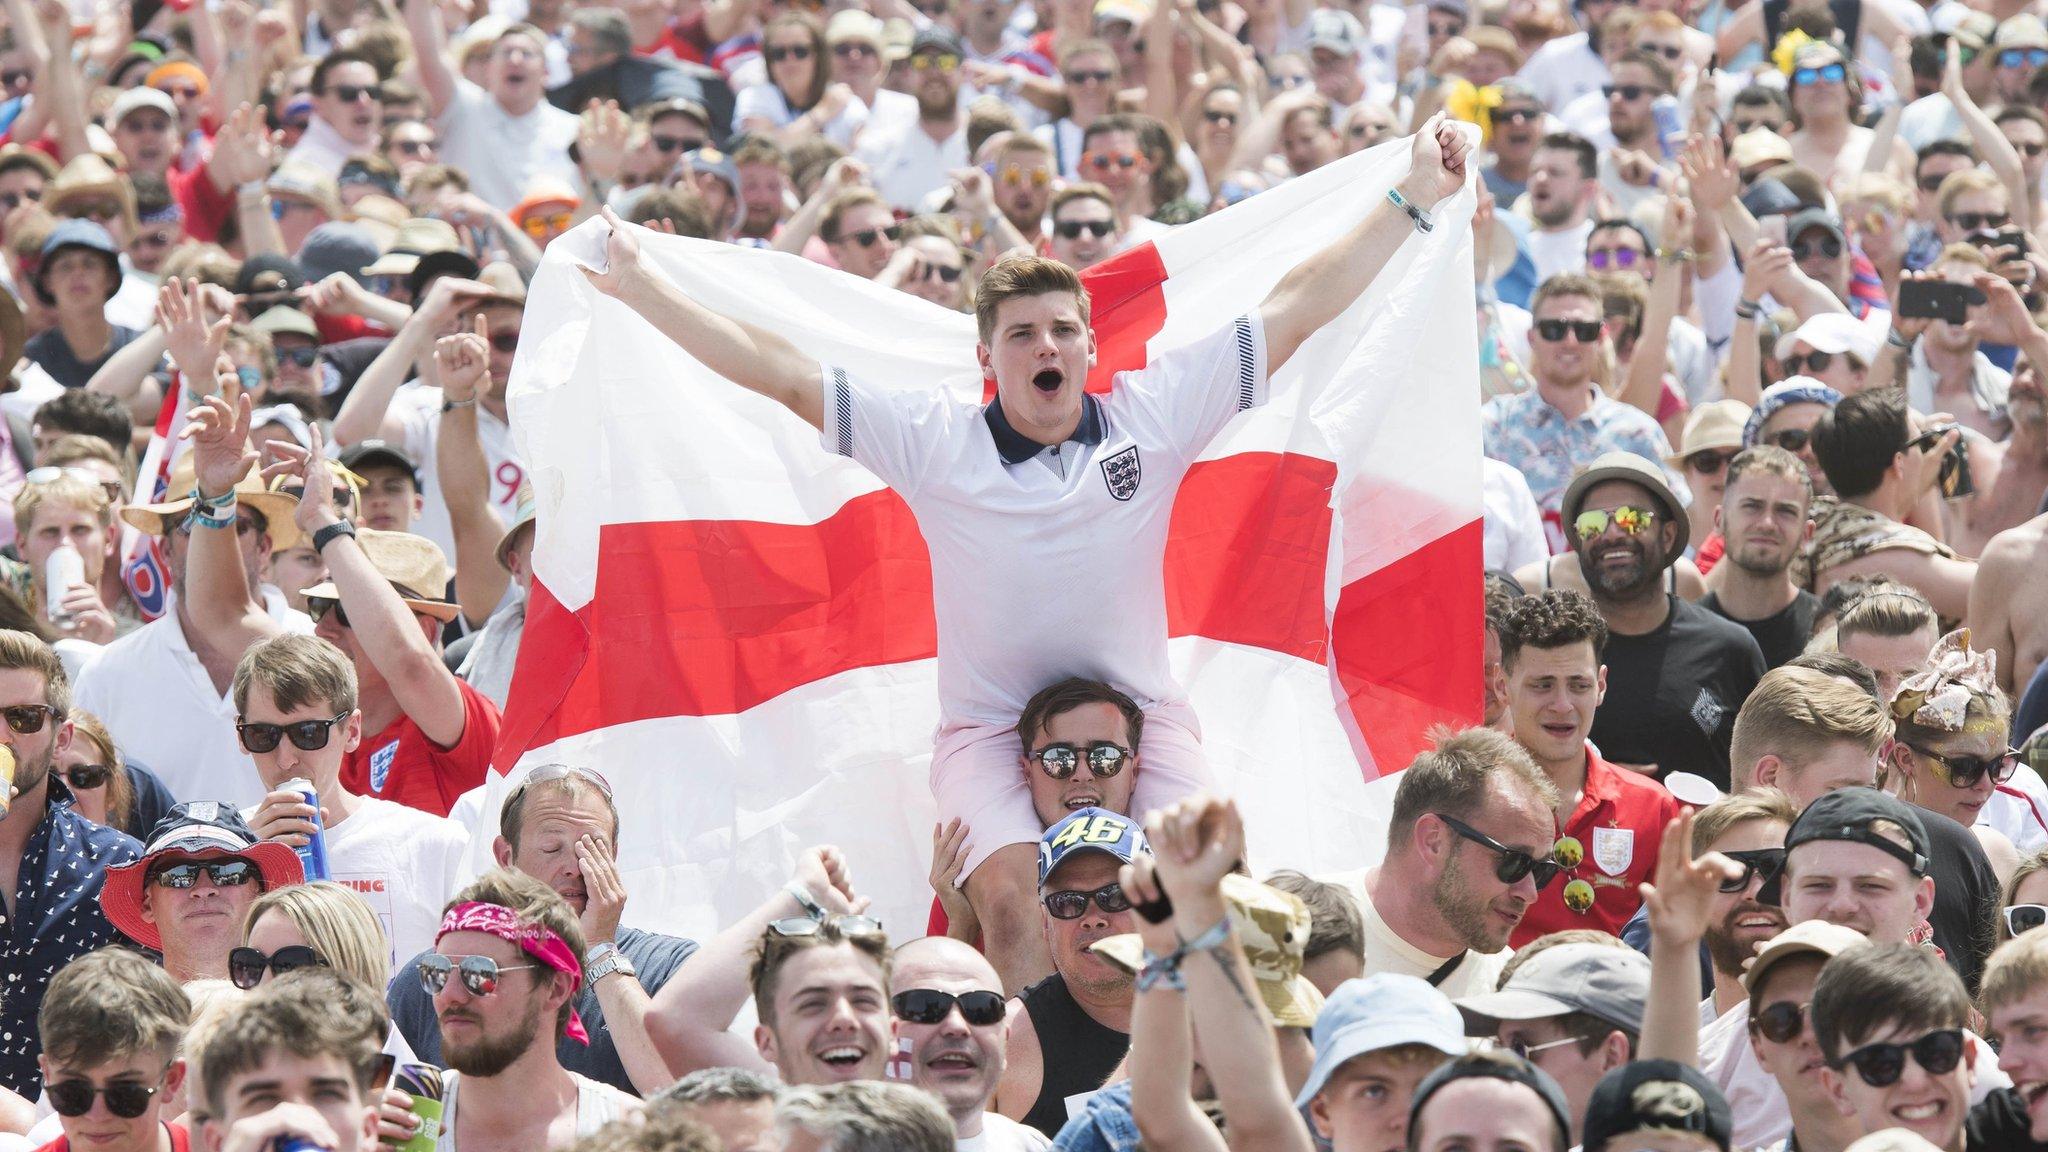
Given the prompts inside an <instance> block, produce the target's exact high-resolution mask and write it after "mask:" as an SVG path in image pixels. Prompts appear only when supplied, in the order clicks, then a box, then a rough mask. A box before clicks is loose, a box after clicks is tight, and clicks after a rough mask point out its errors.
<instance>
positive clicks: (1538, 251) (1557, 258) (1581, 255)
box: [1526, 219, 1593, 284]
mask: <svg viewBox="0 0 2048 1152" xmlns="http://www.w3.org/2000/svg"><path fill="white" fill-rule="evenodd" d="M1592 234H1593V221H1592V220H1590V219H1588V220H1584V221H1581V222H1580V223H1579V224H1578V225H1576V226H1574V227H1571V228H1566V229H1564V230H1563V231H1561V232H1546V231H1544V230H1543V229H1541V228H1531V229H1529V237H1528V240H1527V241H1526V243H1527V244H1528V246H1529V259H1530V260H1531V261H1533V262H1535V265H1536V283H1538V284H1541V283H1543V282H1544V281H1545V280H1548V279H1550V278H1551V277H1552V276H1555V275H1557V274H1558V273H1560V272H1584V271H1585V270H1586V237H1588V236H1591V235H1592Z"/></svg>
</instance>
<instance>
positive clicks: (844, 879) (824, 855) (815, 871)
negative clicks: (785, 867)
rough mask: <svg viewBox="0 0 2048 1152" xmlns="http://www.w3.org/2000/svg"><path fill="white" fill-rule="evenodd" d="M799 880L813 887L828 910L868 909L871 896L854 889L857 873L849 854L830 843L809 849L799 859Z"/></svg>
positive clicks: (798, 881)
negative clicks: (847, 856) (845, 854)
mask: <svg viewBox="0 0 2048 1152" xmlns="http://www.w3.org/2000/svg"><path fill="white" fill-rule="evenodd" d="M793 879H795V880H796V882H797V883H799V884H802V885H803V886H804V887H805V888H807V889H809V890H810V893H811V899H813V900H816V901H817V902H818V903H819V905H821V906H822V907H823V908H824V909H825V911H827V912H832V913H841V912H852V913H860V912H865V911H867V908H868V898H867V897H865V896H862V895H860V894H859V893H857V892H855V891H854V888H853V872H852V870H851V869H849V868H848V867H847V866H846V857H845V856H844V855H842V854H841V853H840V851H839V849H837V848H835V847H833V846H832V845H830V844H821V845H819V846H818V847H816V848H806V849H805V850H804V853H803V855H801V856H799V857H797V859H796V875H795V876H794V877H793Z"/></svg>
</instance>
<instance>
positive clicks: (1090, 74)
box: [1066, 68, 1116, 84]
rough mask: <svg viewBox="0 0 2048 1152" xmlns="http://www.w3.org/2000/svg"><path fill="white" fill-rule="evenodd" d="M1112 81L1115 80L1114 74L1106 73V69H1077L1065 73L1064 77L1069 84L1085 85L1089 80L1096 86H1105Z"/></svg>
mask: <svg viewBox="0 0 2048 1152" xmlns="http://www.w3.org/2000/svg"><path fill="white" fill-rule="evenodd" d="M1114 79H1116V73H1114V72H1111V71H1108V70H1107V69H1089V70H1086V71H1083V70H1081V69H1078V68H1077V69H1075V70H1074V71H1072V72H1069V73H1067V75H1066V81H1067V83H1069V84H1086V83H1088V82H1089V81H1091V80H1092V81H1094V82H1095V83H1097V84H1107V83H1109V82H1110V81H1111V80H1114Z"/></svg>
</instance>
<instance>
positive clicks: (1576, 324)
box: [1536, 320, 1607, 344]
mask: <svg viewBox="0 0 2048 1152" xmlns="http://www.w3.org/2000/svg"><path fill="white" fill-rule="evenodd" d="M1606 327H1607V325H1606V324H1605V323H1604V322H1602V321H1599V320H1538V321H1537V322H1536V335H1538V336H1540V337H1542V338H1543V339H1544V340H1547V341H1549V342H1550V343H1552V344H1558V343H1562V342H1563V340H1564V338H1565V334H1566V333H1570V334H1571V336H1572V338H1573V339H1575V340H1577V341H1578V342H1579V343H1581V344H1597V343H1599V342H1600V333H1601V331H1602V330H1603V329H1605V328H1606Z"/></svg>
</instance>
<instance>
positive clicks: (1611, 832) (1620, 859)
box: [1593, 828, 1636, 876]
mask: <svg viewBox="0 0 2048 1152" xmlns="http://www.w3.org/2000/svg"><path fill="white" fill-rule="evenodd" d="M1635 859H1636V833H1635V829H1633V828H1595V829H1593V863H1595V864H1598V865H1599V866H1600V870H1601V871H1602V872H1605V873H1607V874H1608V875H1609V876H1619V875H1621V874H1622V873H1624V872H1627V871H1628V866H1629V865H1630V864H1633V863H1635Z"/></svg>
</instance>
